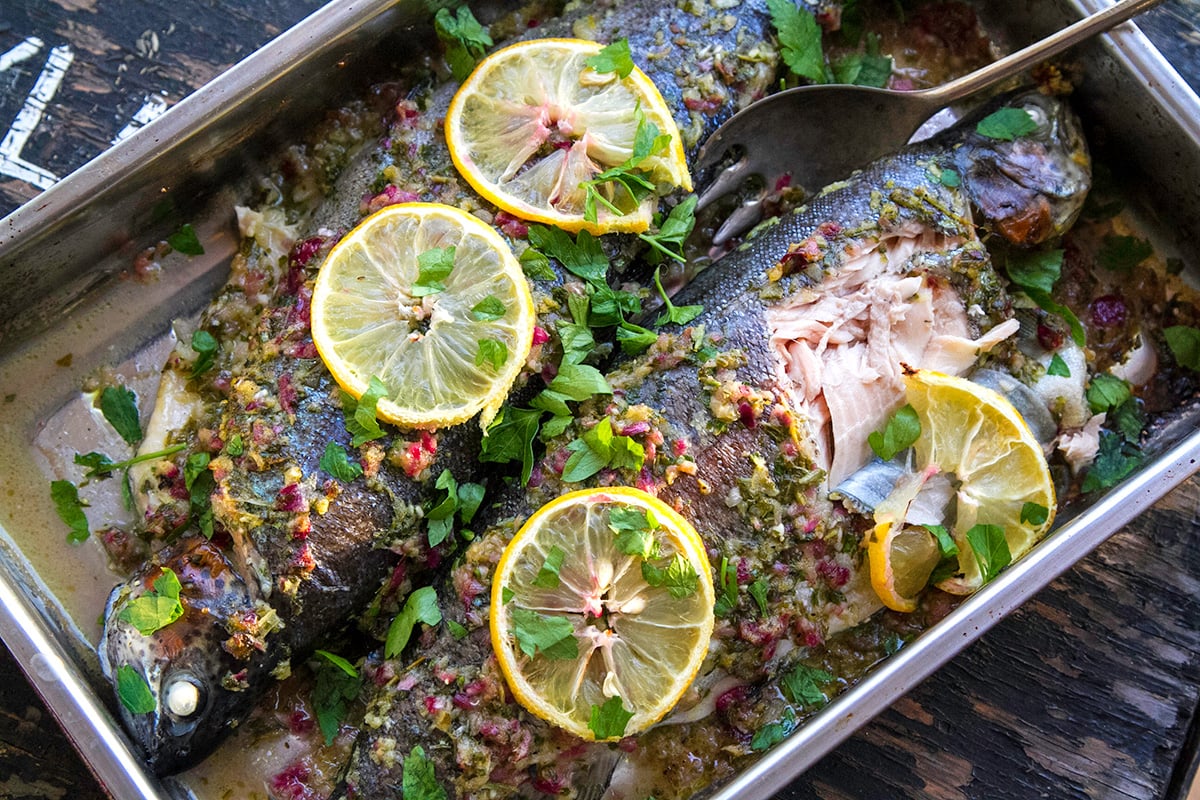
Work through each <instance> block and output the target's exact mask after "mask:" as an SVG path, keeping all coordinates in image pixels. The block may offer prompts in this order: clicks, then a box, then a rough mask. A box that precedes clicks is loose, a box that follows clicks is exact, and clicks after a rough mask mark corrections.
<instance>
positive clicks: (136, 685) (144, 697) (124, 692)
mask: <svg viewBox="0 0 1200 800" xmlns="http://www.w3.org/2000/svg"><path fill="white" fill-rule="evenodd" d="M117 698H118V699H119V700H120V701H121V705H123V706H125V710H126V711H128V712H129V713H130V714H149V713H150V712H151V711H154V709H156V708H158V703H157V702H156V701H155V700H154V693H153V692H151V691H150V684H148V683H146V679H145V678H143V677H142V676H141V675H140V674H138V671H137V670H136V669H134V668H133V667H131V666H129V665H128V664H122V665H121V666H119V667H117Z"/></svg>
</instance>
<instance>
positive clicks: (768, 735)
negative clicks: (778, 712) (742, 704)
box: [750, 706, 796, 752]
mask: <svg viewBox="0 0 1200 800" xmlns="http://www.w3.org/2000/svg"><path fill="white" fill-rule="evenodd" d="M794 730H796V711H795V709H793V708H792V707H791V706H788V707H787V708H785V709H784V710H783V718H782V719H781V720H779V721H778V722H771V723H768V724H766V725H764V726H762V727H761V728H759V729H758V730H757V731H755V732H754V736H753V737H752V738H751V739H750V749H751V750H754V751H755V752H758V751H761V750H769V749H770V748H772V747H774V746H775V745H777V744H779V743H780V742H782V741H783V740H784V739H786V738H787V737H788V736H789V735H790V734H791V732H792V731H794Z"/></svg>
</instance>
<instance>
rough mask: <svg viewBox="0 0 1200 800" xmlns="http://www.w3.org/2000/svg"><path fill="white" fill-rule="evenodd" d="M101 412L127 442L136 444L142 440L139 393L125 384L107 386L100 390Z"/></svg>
mask: <svg viewBox="0 0 1200 800" xmlns="http://www.w3.org/2000/svg"><path fill="white" fill-rule="evenodd" d="M100 413H101V414H103V415H104V418H105V419H106V420H108V424H109V425H112V426H113V430H115V431H116V432H117V433H119V434H120V435H121V438H122V439H124V440H125V441H126V442H127V443H129V444H131V445H136V444H137V443H138V442H140V441H141V440H142V423H141V422H140V420H139V419H138V409H137V395H135V394H134V393H133V392H131V391H129V390H128V389H126V388H125V387H124V386H105V387H104V390H103V391H102V392H100Z"/></svg>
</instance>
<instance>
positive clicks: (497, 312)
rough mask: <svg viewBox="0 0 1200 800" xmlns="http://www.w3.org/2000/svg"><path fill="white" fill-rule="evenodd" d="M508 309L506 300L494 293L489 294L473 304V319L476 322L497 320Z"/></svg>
mask: <svg viewBox="0 0 1200 800" xmlns="http://www.w3.org/2000/svg"><path fill="white" fill-rule="evenodd" d="M506 311H507V309H505V307H504V301H502V300H501V299H500V298H498V297H496V296H495V295H494V294H489V295H488V296H487V297H485V298H483V299H482V300H480V301H479V302H478V303H476V304H475V305H473V306H471V319H473V320H475V321H476V322H495V321H496V320H498V319H500V318H501V317H503V316H504V314H505V312H506Z"/></svg>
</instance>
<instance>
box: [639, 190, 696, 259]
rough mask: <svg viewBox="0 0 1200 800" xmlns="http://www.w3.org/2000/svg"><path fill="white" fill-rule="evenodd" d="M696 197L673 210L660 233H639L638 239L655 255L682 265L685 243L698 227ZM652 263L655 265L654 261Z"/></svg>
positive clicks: (660, 226)
mask: <svg viewBox="0 0 1200 800" xmlns="http://www.w3.org/2000/svg"><path fill="white" fill-rule="evenodd" d="M698 200H699V198H697V197H696V195H694V194H692V195H688V196H687V198H686V199H685V200H684V201H683V202H682V203H680V204H679V205H677V206H675V207H674V208H672V209H671V213H670V214H668V215H667V218H666V219H665V220H663V221H662V223H661V224H660V225H659V227H658V233H639V234H638V238H639V239H641V240H642V241H643V242H645V243H646V244H648V245H650V246H651V247H653V248H654V250H653V255H655V256H658V257H659V259H660V260H661V256H666V257H667V258H671V259H674V260H676V261H678V262H680V263H681V264H682V263H683V262H684V261H686V259H685V258H684V255H683V243H684V242H685V241H687V238H688V237H689V236H691V235H692V229H693V228H695V227H696V203H697V202H698ZM651 263H655V262H654V261H653V260H652V261H651Z"/></svg>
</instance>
